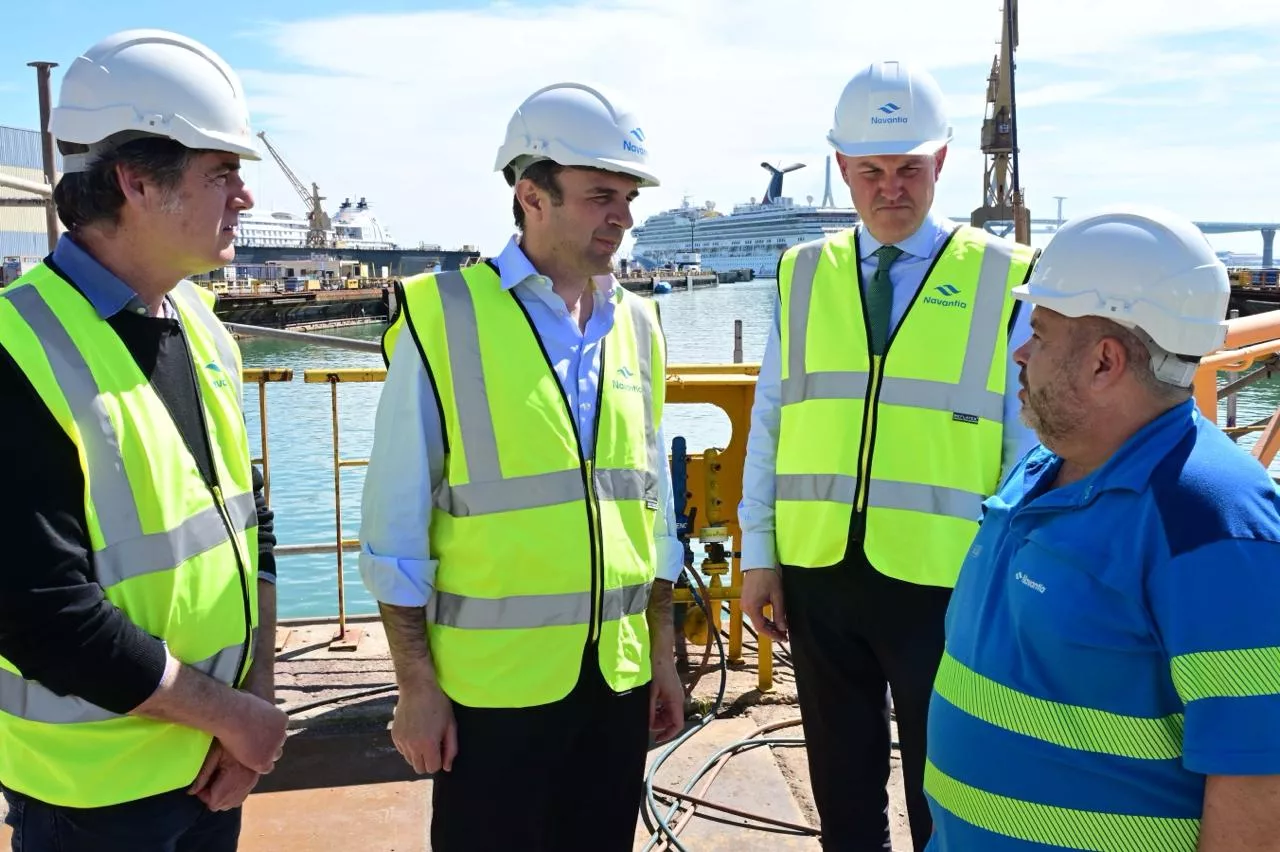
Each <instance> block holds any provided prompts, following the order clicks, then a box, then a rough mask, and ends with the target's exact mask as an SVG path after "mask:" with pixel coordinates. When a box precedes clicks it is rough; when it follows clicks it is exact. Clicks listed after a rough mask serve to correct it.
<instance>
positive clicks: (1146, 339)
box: [1129, 326, 1200, 388]
mask: <svg viewBox="0 0 1280 852" xmlns="http://www.w3.org/2000/svg"><path fill="white" fill-rule="evenodd" d="M1129 331H1131V332H1133V334H1134V336H1135V337H1137V338H1138V339H1139V340H1141V341H1142V344H1143V345H1144V346H1146V347H1147V352H1149V353H1150V354H1151V372H1152V373H1154V374H1155V377H1156V378H1157V379H1159V380H1160V381H1162V382H1165V383H1166V384H1170V385H1174V386H1176V387H1180V388H1189V387H1191V384H1192V382H1194V381H1195V377H1196V370H1197V369H1198V368H1199V366H1200V359H1199V358H1193V357H1192V356H1190V355H1176V354H1174V353H1173V352H1170V351H1168V350H1167V349H1164V348H1163V347H1161V346H1160V345H1159V344H1158V343H1156V342H1155V340H1154V339H1152V337H1151V335H1149V334H1147V333H1146V332H1145V331H1143V330H1142V329H1141V328H1138V327H1137V326H1131V327H1130V328H1129Z"/></svg>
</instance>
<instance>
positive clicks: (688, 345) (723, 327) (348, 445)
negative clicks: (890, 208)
mask: <svg viewBox="0 0 1280 852" xmlns="http://www.w3.org/2000/svg"><path fill="white" fill-rule="evenodd" d="M775 293H776V285H775V282H774V281H773V280H771V279H756V280H754V281H749V282H742V283H736V284H722V285H720V286H718V287H710V288H705V289H698V290H693V291H684V290H676V291H675V292H672V293H669V294H663V295H660V296H654V297H653V298H655V299H656V300H657V301H658V303H659V305H660V309H661V312H662V322H663V328H664V329H665V331H666V335H667V346H668V353H669V354H668V358H669V360H670V361H671V362H672V363H716V362H729V361H732V360H733V323H734V320H742V353H743V360H745V361H747V362H758V361H759V360H760V358H761V357H762V355H763V354H764V345H765V340H766V339H767V337H768V332H769V324H770V323H771V322H772V321H773V308H772V306H773V300H774V298H775ZM383 328H384V326H382V325H366V326H357V327H354V328H348V329H339V330H334V331H329V332H326V333H327V334H331V335H335V336H343V337H353V338H358V339H365V340H377V339H378V338H379V337H380V336H381V334H382V330H383ZM241 349H242V351H243V353H244V361H245V366H246V367H251V368H253V367H277V368H284V367H288V368H292V369H293V371H294V379H293V381H292V382H277V383H272V384H270V385H269V387H268V391H267V400H268V403H269V411H268V441H269V449H270V462H271V505H272V508H273V509H274V510H275V513H276V520H275V523H276V534H277V536H278V537H279V540H280V542H281V543H282V544H332V543H333V542H334V529H335V501H334V482H333V451H332V442H331V435H332V430H333V423H332V416H331V411H330V404H329V397H330V391H329V386H328V385H326V384H304V383H303V380H302V374H303V371H304V370H309V369H324V368H340V367H364V368H378V367H381V366H382V359H381V357H380V356H379V355H374V354H365V353H361V352H351V351H346V350H338V349H332V348H328V347H324V346H318V345H310V344H301V343H285V342H281V341H276V340H264V339H256V340H243V341H241ZM1222 378H1223V380H1225V379H1226V378H1229V376H1228V374H1223V376H1222ZM381 389H382V384H381V382H365V383H356V382H353V383H344V384H340V385H339V388H338V397H339V421H338V431H339V435H340V441H339V449H340V453H341V456H342V458H343V459H367V458H368V457H369V450H370V448H371V446H372V443H373V427H374V415H375V412H376V408H377V402H378V396H379V394H380V392H381ZM1277 404H1280V383H1277V382H1275V381H1267V382H1262V383H1259V384H1256V385H1253V386H1252V387H1250V388H1248V389H1247V390H1245V391H1244V392H1243V393H1241V394H1240V397H1239V401H1238V409H1237V419H1238V422H1239V423H1240V424H1242V425H1243V424H1246V423H1250V422H1252V421H1255V420H1257V419H1259V418H1260V417H1264V416H1266V415H1268V414H1270V413H1271V412H1272V411H1274V410H1275V408H1276V406H1277ZM245 408H246V414H247V416H248V421H249V436H250V442H251V444H252V447H253V451H254V453H255V454H259V453H260V451H261V450H260V446H259V439H258V435H259V434H260V432H259V419H258V401H257V390H256V386H254V385H252V384H250V385H247V386H246V388H245ZM1225 411H1226V404H1225V402H1223V403H1220V405H1219V422H1220V423H1225V422H1226V418H1225ZM665 432H666V435H665V437H666V440H667V445H668V447H670V442H671V439H672V438H674V437H676V436H678V435H679V436H683V437H684V438H685V440H686V444H687V447H688V450H689V452H691V453H696V452H701V451H702V450H704V449H706V448H708V447H723V446H724V445H725V443H726V442H727V441H728V439H729V420H728V417H727V416H726V415H725V414H724V413H723V412H721V411H720V410H719V409H717V408H715V407H713V406H710V405H672V406H670V407H669V409H668V413H667V415H666V418H665ZM1252 442H1253V437H1252V436H1247V437H1245V438H1242V439H1241V441H1240V444H1241V446H1243V447H1247V446H1249V445H1250V444H1251V443H1252ZM364 470H365V469H364V468H363V467H346V468H343V470H342V473H341V489H342V490H341V493H342V499H341V506H342V528H343V536H344V537H345V538H356V537H357V536H358V535H359V521H360V493H361V490H362V488H363V485H364ZM1273 472H1280V464H1277V465H1273ZM423 522H424V523H425V522H426V520H425V519H424V520H423ZM336 561H337V560H336V558H335V556H334V555H333V554H332V553H325V554H307V555H289V556H283V557H281V558H280V559H279V562H278V566H277V570H278V573H279V595H278V596H279V611H280V616H281V617H286V618H288V617H298V616H319V615H332V614H334V613H336V612H337V608H338V600H337V584H336V577H337V565H336ZM343 566H344V571H343V576H344V578H345V584H344V588H345V595H346V610H347V613H348V614H356V613H369V612H374V611H376V606H375V604H374V602H373V600H372V599H371V598H370V596H369V594H368V593H367V592H366V591H365V589H364V586H363V584H362V583H361V582H360V573H359V567H358V559H357V554H355V553H347V554H345V555H344V558H343Z"/></svg>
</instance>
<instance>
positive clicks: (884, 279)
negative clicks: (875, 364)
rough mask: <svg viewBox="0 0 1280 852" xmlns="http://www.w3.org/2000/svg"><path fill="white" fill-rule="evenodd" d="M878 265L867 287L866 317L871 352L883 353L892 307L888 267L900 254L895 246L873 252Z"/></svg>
mask: <svg viewBox="0 0 1280 852" xmlns="http://www.w3.org/2000/svg"><path fill="white" fill-rule="evenodd" d="M874 254H875V256H876V260H878V261H879V262H880V265H879V266H877V267H876V274H875V275H874V276H873V277H872V279H871V286H870V287H868V288H867V318H868V319H869V320H870V322H871V354H872V355H883V354H884V344H885V341H886V340H888V339H889V315H890V311H891V309H892V308H893V283H892V282H891V281H890V280H889V267H890V266H893V262H894V261H895V260H897V259H898V258H899V257H901V255H902V249H900V248H898V247H897V246H881V247H880V248H878V249H876V250H875V252H874Z"/></svg>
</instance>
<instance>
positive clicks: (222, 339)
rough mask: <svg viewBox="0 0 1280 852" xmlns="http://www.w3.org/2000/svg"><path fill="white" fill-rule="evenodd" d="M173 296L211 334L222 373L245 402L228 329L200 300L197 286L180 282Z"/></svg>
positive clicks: (210, 337) (184, 281) (237, 398)
mask: <svg viewBox="0 0 1280 852" xmlns="http://www.w3.org/2000/svg"><path fill="white" fill-rule="evenodd" d="M173 295H174V296H175V297H177V298H180V299H182V304H183V305H184V306H185V307H186V308H187V309H188V310H190V311H191V314H192V315H193V316H194V317H195V318H196V320H197V321H198V322H199V323H200V325H202V326H203V327H204V329H205V331H207V332H208V333H209V339H210V340H212V341H213V345H214V347H215V348H216V349H217V350H218V360H219V361H221V362H222V363H221V365H220V366H221V367H222V372H224V373H226V374H227V378H229V379H230V380H231V384H232V387H234V388H235V389H236V400H238V401H241V402H243V400H244V377H243V376H241V375H240V371H239V370H238V369H236V353H235V341H233V340H232V339H231V335H230V334H229V333H228V332H227V330H226V328H224V327H223V325H222V323H220V322H219V321H218V317H217V315H216V314H214V313H213V311H211V310H209V307H208V306H207V305H205V303H204V301H203V300H202V299H201V298H200V294H199V293H197V292H196V285H195V284H192V283H191V282H190V281H186V280H183V281H180V282H178V286H177V287H175V288H174V290H173ZM188 345H190V344H188Z"/></svg>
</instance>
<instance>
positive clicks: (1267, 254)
mask: <svg viewBox="0 0 1280 852" xmlns="http://www.w3.org/2000/svg"><path fill="white" fill-rule="evenodd" d="M952 221H953V222H968V221H969V217H968V216H959V217H953V218H952ZM1064 222H1065V220H1063V219H1032V220H1031V233H1033V234H1053V233H1056V232H1057V230H1058V228H1060V227H1062V225H1063V223H1064ZM1195 226H1196V227H1197V228H1199V229H1200V230H1201V231H1202V232H1203V233H1206V234H1240V233H1246V232H1248V231H1257V232H1259V233H1261V234H1262V265H1263V266H1264V267H1270V266H1275V242H1276V230H1277V229H1280V222H1196V223H1195ZM986 228H987V230H988V231H990V232H991V233H993V234H998V235H999V236H1002V237H1005V236H1008V235H1010V234H1012V233H1013V222H1012V221H1010V220H1003V219H1001V220H994V221H991V222H988V223H987V225H986Z"/></svg>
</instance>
